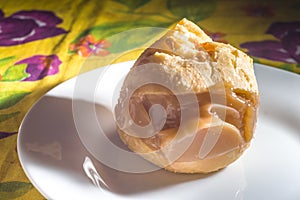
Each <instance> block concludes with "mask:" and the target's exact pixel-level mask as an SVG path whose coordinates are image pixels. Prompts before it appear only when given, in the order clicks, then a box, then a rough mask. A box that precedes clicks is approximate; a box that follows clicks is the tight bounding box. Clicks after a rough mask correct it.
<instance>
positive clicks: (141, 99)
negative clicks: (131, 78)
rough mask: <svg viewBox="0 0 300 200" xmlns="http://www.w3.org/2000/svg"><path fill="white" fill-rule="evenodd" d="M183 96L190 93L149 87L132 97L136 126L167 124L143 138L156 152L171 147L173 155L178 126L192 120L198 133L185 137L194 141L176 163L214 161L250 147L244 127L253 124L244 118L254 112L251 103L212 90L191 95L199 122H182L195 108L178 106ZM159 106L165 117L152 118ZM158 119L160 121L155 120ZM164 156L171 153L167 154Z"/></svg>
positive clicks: (131, 114) (132, 110)
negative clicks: (184, 115) (155, 107)
mask: <svg viewBox="0 0 300 200" xmlns="http://www.w3.org/2000/svg"><path fill="white" fill-rule="evenodd" d="M180 95H189V94H178V95H175V94H173V93H172V92H171V91H170V90H168V89H167V88H165V87H162V86H160V85H155V84H149V85H145V86H142V87H141V88H139V89H137V90H136V91H135V92H134V93H133V95H132V96H131V97H130V100H129V114H130V116H131V119H132V120H133V122H134V123H136V124H137V125H139V126H141V127H143V126H147V125H148V124H149V123H154V124H155V123H158V124H159V123H160V122H163V123H164V124H162V125H160V124H159V125H158V126H159V127H160V129H159V131H158V132H157V133H156V134H155V135H153V136H151V137H148V138H141V140H142V141H143V142H144V143H145V144H146V145H147V146H148V147H149V148H151V149H152V150H153V151H156V150H160V149H162V148H163V147H165V146H167V145H169V147H168V149H169V152H170V153H171V152H172V149H173V148H176V145H175V144H178V141H176V142H174V139H175V138H176V137H175V136H176V134H177V132H178V130H179V127H180V126H187V125H185V124H182V123H187V124H188V122H189V121H193V120H194V121H195V120H196V121H197V122H196V123H197V130H196V132H195V133H187V134H186V138H188V137H191V136H193V140H192V142H191V143H190V145H189V146H188V147H187V148H186V149H185V150H184V152H183V153H182V154H181V156H180V157H179V158H178V159H177V160H176V161H177V162H189V161H194V160H198V159H207V158H213V157H217V156H221V155H223V154H226V153H228V152H230V151H232V150H235V149H237V148H241V147H243V146H245V145H247V142H248V141H247V140H246V139H245V138H246V137H245V126H251V125H252V124H254V123H248V122H246V118H245V116H246V114H247V113H249V110H251V112H253V113H254V112H255V110H253V108H252V106H251V103H250V101H247V100H246V99H245V98H243V97H241V96H239V95H237V94H236V93H235V92H234V91H232V90H226V91H224V92H223V93H215V94H212V93H210V92H209V91H206V92H203V93H197V94H190V95H195V96H196V99H197V105H198V111H199V112H198V113H199V114H198V116H197V117H196V118H197V119H195V117H193V118H191V119H182V118H181V114H182V113H183V112H189V111H188V110H184V109H194V108H193V107H191V106H189V102H184V105H182V103H179V101H178V98H180ZM157 104H158V105H160V106H162V107H163V108H164V110H165V115H164V116H155V115H154V116H153V113H151V107H152V106H153V105H157ZM190 105H192V104H190ZM151 115H152V116H151ZM151 118H152V119H153V120H152V121H151ZM157 118H158V119H159V120H158V121H157V120H156V121H155V119H157ZM253 120H255V119H253ZM250 121H251V119H250ZM248 128H249V127H248ZM250 128H253V127H250ZM191 134H192V135H191ZM214 135H215V136H216V137H217V138H215V139H213V142H211V141H210V139H209V138H212V137H211V136H214ZM184 137H185V136H184ZM184 137H183V138H181V141H184ZM172 142H174V145H172ZM209 143H210V144H209ZM165 153H168V152H166V151H165ZM166 157H167V155H166Z"/></svg>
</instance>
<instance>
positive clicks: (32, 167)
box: [18, 62, 300, 200]
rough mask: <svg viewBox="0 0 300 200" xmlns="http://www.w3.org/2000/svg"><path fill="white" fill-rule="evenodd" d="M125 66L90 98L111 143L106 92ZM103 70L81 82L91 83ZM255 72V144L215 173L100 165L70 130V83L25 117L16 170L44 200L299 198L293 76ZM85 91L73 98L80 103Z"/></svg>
mask: <svg viewBox="0 0 300 200" xmlns="http://www.w3.org/2000/svg"><path fill="white" fill-rule="evenodd" d="M131 64H132V62H125V63H120V64H116V65H113V66H111V67H110V70H112V71H111V72H109V73H106V74H108V77H106V78H103V79H102V81H104V82H102V83H101V88H100V89H99V88H98V89H97V90H96V94H95V95H96V96H95V97H96V99H97V100H98V101H99V102H98V103H101V104H102V105H100V106H97V108H96V110H97V113H98V114H97V116H100V117H99V119H100V121H102V122H104V124H105V126H106V127H105V129H106V131H108V132H110V134H111V136H112V140H114V142H116V143H118V142H120V141H119V140H118V137H114V136H116V131H115V128H114V125H113V121H112V116H111V114H110V111H109V110H110V109H111V103H110V100H109V99H110V98H111V97H112V95H113V94H112V89H111V88H113V87H116V85H117V84H116V83H117V82H118V80H120V79H121V78H122V77H123V76H124V75H125V74H126V73H127V71H128V69H129V67H130V66H131ZM103 69H104V68H100V69H97V70H94V71H91V72H88V73H85V74H83V75H80V77H83V78H84V79H86V80H96V79H97V77H98V76H99V73H100V72H101V71H103ZM255 71H256V75H257V79H258V83H259V88H260V92H261V107H260V113H259V120H258V125H257V129H256V133H255V138H254V140H253V141H252V144H251V146H250V148H249V149H248V150H247V151H246V152H245V154H244V155H243V156H242V157H241V158H240V159H238V160H237V161H236V162H234V163H233V164H231V165H230V166H228V167H227V168H225V169H224V170H221V171H220V172H217V173H213V174H210V175H183V174H173V173H170V172H166V171H164V170H158V171H155V172H150V173H143V174H134V173H124V172H120V171H117V170H114V169H111V168H109V167H106V166H105V165H103V164H101V163H100V162H99V161H97V159H95V157H93V156H92V155H91V154H90V152H89V151H87V150H86V148H85V147H84V145H83V144H82V142H81V141H80V139H79V137H78V134H77V131H76V128H75V124H74V119H73V114H72V97H73V90H74V87H75V84H76V78H73V79H71V80H69V81H66V82H64V83H62V84H60V85H58V86H57V87H56V88H54V89H53V90H51V91H50V92H48V93H47V94H46V95H45V96H44V97H43V98H41V99H40V100H39V101H38V103H36V104H35V105H34V106H33V108H32V109H31V110H30V112H29V113H28V114H27V115H26V117H25V119H24V121H23V123H22V126H21V128H20V132H19V135H18V136H19V138H18V153H19V158H20V161H21V164H22V166H23V168H24V170H25V173H26V174H27V176H28V177H29V179H30V180H31V181H32V183H33V184H34V185H35V187H36V188H37V189H38V190H39V191H40V192H41V193H42V194H43V195H44V196H45V197H46V198H47V199H110V200H113V199H116V200H121V199H139V200H140V199H173V200H175V199H191V200H194V199H300V172H299V169H300V76H299V75H296V74H292V73H289V72H286V71H283V70H279V69H275V68H272V67H267V66H264V65H259V64H255ZM102 86H103V87H102ZM78 87H80V85H79V86H78ZM86 90H87V89H85V90H83V91H82V92H81V93H80V92H79V93H77V96H76V98H78V99H79V100H80V98H82V100H84V99H86V98H87V97H86V94H85V93H86V92H87V91H86ZM103 94H104V95H103ZM82 102H83V104H85V103H88V102H85V101H82ZM83 112H84V111H83ZM82 115H84V113H82ZM88 122H89V119H87V122H86V123H88ZM100 146H101V141H100V144H99V148H100V149H101V147H100ZM96 148H97V147H96ZM102 151H105V150H103V149H102ZM105 153H106V154H107V155H110V152H105ZM86 159H87V161H90V163H89V164H93V165H94V167H95V169H93V166H90V168H89V172H91V171H93V170H95V171H94V172H92V173H94V175H95V174H96V175H97V172H98V175H99V176H93V177H94V179H93V180H94V183H97V180H95V177H98V183H99V186H95V184H93V181H92V179H90V178H91V176H90V177H89V173H85V171H84V169H83V163H84V161H85V160H86ZM111 160H118V156H116V155H113V156H111ZM96 171H97V172H96ZM96 179H97V178H96ZM101 181H102V182H101ZM105 185H106V186H107V187H108V188H109V189H107V187H105Z"/></svg>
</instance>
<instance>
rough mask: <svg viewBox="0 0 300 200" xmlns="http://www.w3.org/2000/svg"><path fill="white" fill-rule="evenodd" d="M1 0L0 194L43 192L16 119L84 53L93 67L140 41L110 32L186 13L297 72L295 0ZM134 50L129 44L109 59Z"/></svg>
mask: <svg viewBox="0 0 300 200" xmlns="http://www.w3.org/2000/svg"><path fill="white" fill-rule="evenodd" d="M0 5H1V8H0V152H1V154H0V199H45V198H44V197H43V196H42V195H41V194H40V193H39V192H38V191H37V190H36V189H35V188H34V187H33V185H32V184H31V183H30V181H29V180H28V178H27V177H26V175H25V174H24V171H23V170H22V167H21V165H20V162H19V159H18V154H17V148H16V141H17V135H18V129H19V127H20V124H21V122H22V120H23V118H24V116H25V114H26V113H27V112H28V111H29V109H30V108H31V107H32V105H33V104H34V103H35V102H36V101H37V100H38V99H39V98H40V97H41V96H43V95H44V94H45V93H46V92H47V91H49V90H50V89H51V88H53V87H55V86H56V85H58V84H59V83H61V82H63V81H65V80H68V79H70V78H72V77H74V76H76V75H78V73H79V71H80V70H81V67H82V64H83V63H84V62H85V60H86V58H87V57H88V56H90V55H93V56H97V58H98V57H99V58H103V61H102V59H98V61H99V62H98V63H97V67H99V66H104V65H105V64H106V63H107V59H111V58H115V57H118V55H121V54H124V52H125V51H128V50H130V49H136V48H138V47H139V46H137V45H141V44H142V43H139V44H137V43H136V41H142V37H143V36H142V35H138V36H136V38H134V39H133V38H130V37H128V38H123V42H124V43H125V44H126V45H127V46H126V48H125V49H122V48H119V46H118V45H119V44H118V43H117V42H116V41H115V42H114V41H113V40H112V39H111V38H113V37H112V36H113V35H115V34H117V33H120V32H123V31H127V30H133V29H136V28H140V27H161V28H168V27H170V26H172V25H173V24H175V23H176V22H178V21H179V20H180V19H182V18H187V19H189V20H191V21H193V22H195V23H197V24H198V25H199V26H200V27H201V28H202V29H203V30H205V32H206V33H207V34H208V35H210V36H211V37H212V38H213V40H215V41H218V42H224V43H230V44H231V45H233V46H235V47H237V48H239V49H241V50H243V51H245V52H247V53H248V54H249V55H250V56H252V58H253V59H254V62H257V63H263V64H266V65H271V66H274V67H278V68H282V69H284V70H289V71H292V72H295V73H300V53H299V50H300V32H299V29H300V17H299V10H300V3H299V1H296V0H295V1H292V0H291V1H274V0H261V1H238V0H226V1H217V0H204V1H190V0H185V1H174V0H173V1H171V0H164V1H160V0H127V1H124V0H112V1H97V0H90V1H84V0H64V1H56V0H53V1H47V3H45V1H35V0H27V1H19V0H1V1H0ZM139 37H140V38H139ZM140 53H141V52H140V51H131V52H130V53H127V54H126V56H122V57H120V59H118V60H117V61H116V62H121V61H127V60H133V59H136V58H137V57H138V56H139V54H140ZM90 69H93V67H91V68H89V69H86V70H90ZM283 84H284V83H283ZM43 117H47V116H46V115H45V116H43Z"/></svg>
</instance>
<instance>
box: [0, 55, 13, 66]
mask: <svg viewBox="0 0 300 200" xmlns="http://www.w3.org/2000/svg"><path fill="white" fill-rule="evenodd" d="M14 58H15V56H9V57H5V58H1V59H0V67H2V66H4V65H6V64H7V63H9V62H10V61H11V60H13V59H14Z"/></svg>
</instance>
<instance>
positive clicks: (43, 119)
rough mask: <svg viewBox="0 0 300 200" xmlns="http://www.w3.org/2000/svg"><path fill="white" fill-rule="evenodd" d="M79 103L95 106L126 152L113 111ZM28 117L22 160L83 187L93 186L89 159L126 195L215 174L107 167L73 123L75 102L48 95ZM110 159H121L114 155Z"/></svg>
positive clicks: (114, 188)
mask: <svg viewBox="0 0 300 200" xmlns="http://www.w3.org/2000/svg"><path fill="white" fill-rule="evenodd" d="M79 103H80V104H81V105H82V106H83V107H84V106H95V108H96V113H97V116H98V117H99V119H102V120H106V121H107V123H106V124H107V127H106V128H107V129H109V135H108V138H109V139H110V140H111V142H112V143H114V144H115V145H118V146H120V147H121V148H123V149H127V148H126V147H125V146H124V145H123V143H122V142H121V140H120V139H119V137H118V135H117V132H116V130H115V128H113V127H114V122H113V117H112V113H111V111H110V110H108V109H107V108H105V107H103V106H101V105H94V104H92V103H89V102H85V101H81V102H79ZM29 116H30V118H29V119H25V122H24V123H25V124H26V126H24V127H23V130H22V133H24V134H25V135H26V137H22V140H21V142H20V143H21V146H20V147H21V149H22V151H23V154H24V156H23V157H26V159H27V161H28V162H31V163H33V164H34V165H38V166H39V167H43V168H46V169H49V170H53V169H54V170H55V171H58V172H60V173H64V175H66V176H65V177H66V178H68V179H71V180H72V181H76V182H78V183H80V184H92V182H91V180H89V178H88V177H87V176H86V174H85V172H84V170H83V162H84V160H85V158H86V157H89V158H90V159H91V160H92V162H93V163H94V165H95V168H96V170H97V172H98V173H99V175H100V176H101V178H102V179H103V181H104V182H105V184H106V185H107V186H108V188H109V190H110V191H111V192H114V193H118V194H123V195H124V194H127V195H130V194H137V193H143V192H149V191H153V190H158V189H161V188H164V187H169V186H171V185H176V184H180V183H184V182H190V181H194V180H199V179H205V178H207V177H210V176H213V175H215V174H216V173H212V174H210V175H201V174H196V175H185V174H175V173H171V172H167V171H165V170H163V169H160V170H157V171H154V172H148V173H126V172H121V171H118V170H115V169H112V168H110V167H107V166H106V165H104V164H102V163H101V162H99V161H98V160H97V159H95V157H93V156H92V155H91V154H90V152H89V151H87V149H86V148H85V147H84V145H83V144H82V142H81V140H80V138H79V136H78V134H77V130H76V127H75V123H74V118H73V113H72V99H67V98H58V97H52V96H45V97H43V98H42V99H41V100H40V101H39V102H38V103H37V104H36V105H35V106H34V107H33V109H32V110H31V111H30V114H29ZM89 120H90V119H87V121H89ZM122 145H123V146H122ZM101 146H102V144H101V141H99V147H101ZM102 150H103V149H102ZM106 153H107V154H109V153H110V152H106ZM111 159H118V158H117V157H114V156H111ZM145 162H147V161H145Z"/></svg>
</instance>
